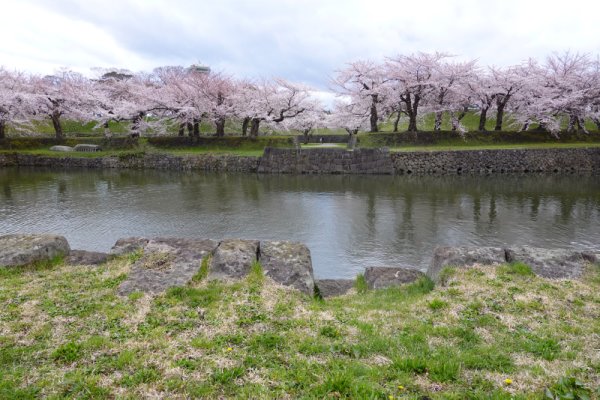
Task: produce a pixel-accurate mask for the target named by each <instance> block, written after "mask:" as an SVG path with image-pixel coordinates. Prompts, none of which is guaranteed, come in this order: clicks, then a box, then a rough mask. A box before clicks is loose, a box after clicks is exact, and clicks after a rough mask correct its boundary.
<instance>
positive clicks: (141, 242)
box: [110, 237, 149, 256]
mask: <svg viewBox="0 0 600 400" xmlns="http://www.w3.org/2000/svg"><path fill="white" fill-rule="evenodd" d="M148 240H149V239H146V238H143V237H128V238H122V239H119V240H117V242H116V243H115V245H114V246H113V247H112V248H111V249H110V254H112V255H115V256H120V255H122V254H127V253H133V252H134V251H137V250H140V249H143V248H144V246H145V245H146V244H147V243H148Z"/></svg>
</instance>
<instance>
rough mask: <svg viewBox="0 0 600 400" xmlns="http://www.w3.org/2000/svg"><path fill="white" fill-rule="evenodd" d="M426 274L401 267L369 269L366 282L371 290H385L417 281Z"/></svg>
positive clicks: (366, 272)
mask: <svg viewBox="0 0 600 400" xmlns="http://www.w3.org/2000/svg"><path fill="white" fill-rule="evenodd" d="M424 276H425V274H424V273H422V272H421V271H419V270H416V269H411V268H401V267H368V268H367V269H365V281H366V282H367V287H368V288H369V289H384V288H388V287H392V286H401V285H405V284H407V283H412V282H415V281H417V280H418V279H419V278H422V277H424Z"/></svg>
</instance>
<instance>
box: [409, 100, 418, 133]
mask: <svg viewBox="0 0 600 400" xmlns="http://www.w3.org/2000/svg"><path fill="white" fill-rule="evenodd" d="M420 99H421V98H420V96H419V95H415V99H414V101H411V99H410V97H408V98H407V102H406V110H407V111H408V131H409V132H416V131H417V112H418V109H419V100H420Z"/></svg>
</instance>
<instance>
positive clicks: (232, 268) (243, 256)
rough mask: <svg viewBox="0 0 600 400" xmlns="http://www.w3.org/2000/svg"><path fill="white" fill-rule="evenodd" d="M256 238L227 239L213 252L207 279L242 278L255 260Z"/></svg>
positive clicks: (256, 251)
mask: <svg viewBox="0 0 600 400" xmlns="http://www.w3.org/2000/svg"><path fill="white" fill-rule="evenodd" d="M258 244H259V242H258V240H243V239H227V240H223V241H221V243H219V246H218V247H217V248H216V249H215V251H214V252H213V256H212V260H211V263H210V267H209V270H208V277H209V279H223V278H235V279H237V278H242V277H244V276H246V275H248V273H249V272H250V269H251V268H252V263H253V262H255V261H256V260H257V254H258Z"/></svg>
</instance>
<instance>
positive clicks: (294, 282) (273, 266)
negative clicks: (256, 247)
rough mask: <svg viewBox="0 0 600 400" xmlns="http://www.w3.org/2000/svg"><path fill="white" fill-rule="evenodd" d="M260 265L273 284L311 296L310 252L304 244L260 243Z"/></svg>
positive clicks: (312, 285) (313, 283)
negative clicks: (276, 283) (292, 288)
mask: <svg viewBox="0 0 600 400" xmlns="http://www.w3.org/2000/svg"><path fill="white" fill-rule="evenodd" d="M260 264H261V266H262V268H263V271H264V273H265V275H266V276H268V277H270V278H271V279H273V280H274V281H275V282H278V283H281V284H282V285H286V286H292V287H294V288H296V289H298V290H300V291H301V292H304V293H306V294H309V295H311V296H312V295H313V293H314V286H315V281H314V278H313V269H312V261H311V258H310V250H309V249H308V247H306V246H305V245H304V244H302V243H295V242H288V241H277V242H275V241H263V242H261V243H260Z"/></svg>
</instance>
